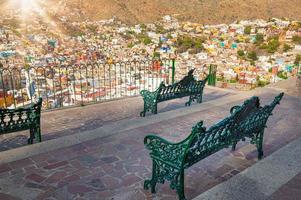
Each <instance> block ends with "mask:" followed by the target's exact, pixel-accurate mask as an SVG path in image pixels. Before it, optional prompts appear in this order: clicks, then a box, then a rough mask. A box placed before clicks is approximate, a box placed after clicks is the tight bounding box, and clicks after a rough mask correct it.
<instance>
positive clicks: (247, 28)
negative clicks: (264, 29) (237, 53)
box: [244, 26, 252, 35]
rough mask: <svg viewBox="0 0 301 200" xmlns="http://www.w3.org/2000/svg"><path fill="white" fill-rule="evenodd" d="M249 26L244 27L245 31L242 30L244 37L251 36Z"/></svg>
mask: <svg viewBox="0 0 301 200" xmlns="http://www.w3.org/2000/svg"><path fill="white" fill-rule="evenodd" d="M251 29H252V28H251V26H246V27H245V29H244V33H245V34H246V35H250V34H251Z"/></svg>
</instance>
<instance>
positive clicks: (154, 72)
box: [0, 60, 175, 110]
mask: <svg viewBox="0 0 301 200" xmlns="http://www.w3.org/2000/svg"><path fill="white" fill-rule="evenodd" d="M174 65H175V61H174V60H146V61H131V62H119V63H112V64H107V63H100V62H88V63H85V64H81V65H64V64H58V65H55V66H43V67H27V68H26V67H23V68H16V67H15V68H2V69H0V108H17V107H23V106H26V105H28V104H30V103H31V102H32V101H34V100H35V99H37V98H38V97H42V98H43V109H44V110H45V109H55V108H62V107H68V106H79V105H86V104H90V103H97V102H102V101H107V100H112V99H118V98H123V97H129V96H136V95H139V92H140V91H141V90H143V89H147V90H151V91H153V90H155V89H156V88H157V87H158V86H159V84H160V82H161V81H164V82H165V83H166V84H171V83H172V82H173V81H174V71H175V70H174Z"/></svg>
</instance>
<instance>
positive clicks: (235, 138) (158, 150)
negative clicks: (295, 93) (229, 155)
mask: <svg viewBox="0 0 301 200" xmlns="http://www.w3.org/2000/svg"><path fill="white" fill-rule="evenodd" d="M283 95H284V93H280V94H279V95H278V96H276V97H275V99H274V100H273V102H272V103H271V104H270V105H266V106H264V107H261V106H260V102H259V98H258V97H252V98H250V99H248V100H246V101H245V102H244V103H243V104H242V105H241V106H234V107H232V108H231V110H230V113H231V114H230V116H228V117H226V118H225V119H223V120H222V121H220V122H218V123H217V124H215V125H213V126H211V127H210V128H209V129H206V127H204V126H203V121H200V122H198V123H197V124H196V125H195V126H194V127H193V128H192V131H191V133H190V135H189V136H188V137H187V138H186V139H185V140H183V141H181V142H179V143H171V142H168V141H167V140H165V139H163V138H161V137H159V136H155V135H148V136H146V137H145V139H144V144H145V146H146V148H147V149H148V150H150V156H151V158H152V161H153V171H152V178H151V179H149V180H146V181H145V182H144V188H145V189H149V188H151V192H153V193H154V192H155V186H156V184H157V183H164V181H166V180H167V181H170V188H171V189H175V190H176V191H177V193H178V197H179V199H180V200H185V199H186V198H185V193H184V170H185V169H187V168H189V167H190V166H192V165H193V164H195V163H197V162H199V161H200V160H202V159H204V158H206V157H208V156H209V155H211V154H213V153H215V152H217V151H219V150H221V149H223V148H227V147H230V146H232V150H235V147H236V144H237V142H239V141H240V140H245V139H246V138H250V139H251V143H252V144H255V145H256V147H257V150H258V158H259V159H261V158H262V156H263V150H262V146H263V134H264V129H265V127H266V122H267V120H268V118H269V116H270V115H272V111H273V109H274V108H275V106H276V105H277V104H279V103H280V101H281V99H282V97H283Z"/></svg>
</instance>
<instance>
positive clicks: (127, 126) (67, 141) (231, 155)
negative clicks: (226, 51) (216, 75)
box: [0, 80, 301, 200]
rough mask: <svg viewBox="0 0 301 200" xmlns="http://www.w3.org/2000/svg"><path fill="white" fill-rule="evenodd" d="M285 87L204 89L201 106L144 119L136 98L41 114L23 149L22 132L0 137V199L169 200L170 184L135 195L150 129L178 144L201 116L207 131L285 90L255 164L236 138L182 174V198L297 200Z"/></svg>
mask: <svg viewBox="0 0 301 200" xmlns="http://www.w3.org/2000/svg"><path fill="white" fill-rule="evenodd" d="M286 82H287V84H284V85H283V86H282V87H280V86H279V87H278V86H273V85H271V86H269V87H266V88H258V89H255V90H252V91H248V92H239V93H238V92H235V91H232V90H226V89H219V88H214V87H208V86H206V87H205V90H204V99H203V100H204V101H203V103H202V104H195V103H193V104H192V105H191V106H190V107H185V106H184V102H185V100H186V98H183V99H177V100H172V101H168V102H163V103H161V104H160V105H159V109H158V111H159V112H158V114H157V115H147V116H146V117H145V118H141V117H139V113H140V112H141V111H142V109H143V101H142V98H141V97H131V98H127V99H121V100H116V101H109V102H105V103H100V104H94V105H88V106H84V107H77V108H70V109H61V110H56V111H50V112H47V111H46V112H43V113H42V123H41V124H42V139H43V142H41V143H37V144H33V145H26V138H27V136H28V133H24V134H23V133H22V132H19V133H13V134H9V135H5V136H2V138H1V141H0V144H1V145H0V146H1V147H0V148H1V152H0V158H1V159H0V199H24V200H27V199H28V200H32V199H47V200H54V199H77V200H84V199H87V200H88V199H108V200H109V199H110V200H111V199H114V200H117V199H118V200H119V199H129V200H143V199H162V200H168V199H170V200H173V199H177V195H176V192H175V191H172V190H170V188H169V185H168V183H165V184H164V185H162V184H158V185H157V187H156V190H157V193H156V194H151V193H150V191H146V190H144V189H143V181H144V180H145V179H146V178H149V177H150V176H151V170H152V169H151V166H152V165H151V160H150V158H149V155H148V152H147V150H146V149H145V147H144V145H143V139H144V137H145V136H146V135H148V134H150V133H152V134H155V135H159V136H162V137H164V138H166V139H168V140H170V141H174V142H176V141H181V140H182V139H184V138H185V137H186V136H188V135H189V133H190V131H191V128H192V126H193V125H195V124H196V123H197V122H198V121H200V120H203V121H204V124H205V126H206V127H209V126H211V125H213V124H215V123H216V122H218V121H220V120H222V119H223V118H224V117H226V116H227V115H229V111H230V108H231V107H232V106H234V105H241V104H242V103H243V101H244V100H245V99H247V98H249V97H251V96H254V95H256V96H259V97H260V100H261V103H262V105H265V104H267V103H268V102H270V101H271V100H272V99H273V97H274V96H275V95H277V94H279V92H280V91H284V92H285V93H286V94H285V95H284V97H283V100H282V101H281V104H280V106H278V107H276V108H275V111H274V115H273V116H272V117H271V118H270V119H269V121H268V124H267V126H268V127H267V129H266V130H265V135H264V145H263V149H264V158H263V160H261V161H258V159H257V150H256V147H254V145H250V144H249V141H245V142H239V143H238V144H237V147H236V151H231V149H230V148H229V149H224V150H221V151H219V152H218V153H215V154H213V155H211V156H209V157H208V158H206V159H204V160H201V161H200V162H198V163H197V164H195V165H194V166H192V167H191V168H189V169H188V170H187V171H186V176H185V192H186V197H187V199H195V200H200V199H213V198H209V197H213V196H212V195H216V196H215V198H214V199H241V198H240V197H242V196H239V195H238V194H243V193H245V194H246V195H248V198H249V199H256V198H255V197H258V198H257V199H269V200H280V199H281V200H283V199H296V200H297V197H298V196H301V188H300V185H301V178H300V177H301V176H300V174H301V165H300V161H299V160H300V158H301V157H300V156H299V157H297V156H296V155H297V153H298V152H300V146H301V140H300V139H301V133H300V129H301V117H300V116H301V98H300V97H299V96H298V95H297V93H296V92H294V91H292V90H291V89H290V87H291V86H289V87H288V85H289V84H291V82H294V81H292V80H288V81H286ZM298 164H299V165H298ZM269 170H270V171H269ZM272 172H273V173H272ZM278 172H279V173H278ZM276 173H277V174H276ZM258 174H259V175H260V174H263V175H265V176H258ZM268 176H269V179H266V178H265V177H268ZM261 177H262V178H261ZM274 177H275V178H274ZM246 178H249V179H248V180H246ZM273 178H274V179H273ZM267 180H273V182H271V181H267ZM263 184H264V185H263ZM238 186H239V187H240V188H239V189H238V191H236V190H232V189H231V187H232V188H233V187H238ZM225 188H226V189H227V188H230V191H231V192H228V191H229V190H226V189H225ZM251 191H252V192H253V193H251ZM223 192H225V193H223ZM256 192H257V193H256ZM220 194H222V196H220ZM223 194H225V195H223ZM288 194H290V195H288ZM256 195H257V196H256ZM246 199H247V198H246Z"/></svg>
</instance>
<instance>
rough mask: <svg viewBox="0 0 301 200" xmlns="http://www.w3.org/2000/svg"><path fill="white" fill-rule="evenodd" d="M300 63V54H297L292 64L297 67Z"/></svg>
mask: <svg viewBox="0 0 301 200" xmlns="http://www.w3.org/2000/svg"><path fill="white" fill-rule="evenodd" d="M300 62H301V54H298V55H296V58H295V62H294V64H295V65H299V64H300Z"/></svg>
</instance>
